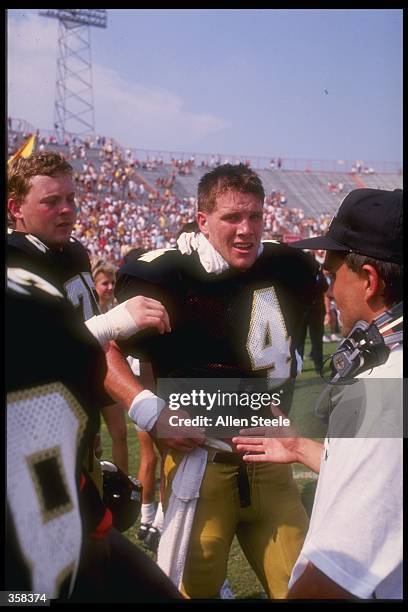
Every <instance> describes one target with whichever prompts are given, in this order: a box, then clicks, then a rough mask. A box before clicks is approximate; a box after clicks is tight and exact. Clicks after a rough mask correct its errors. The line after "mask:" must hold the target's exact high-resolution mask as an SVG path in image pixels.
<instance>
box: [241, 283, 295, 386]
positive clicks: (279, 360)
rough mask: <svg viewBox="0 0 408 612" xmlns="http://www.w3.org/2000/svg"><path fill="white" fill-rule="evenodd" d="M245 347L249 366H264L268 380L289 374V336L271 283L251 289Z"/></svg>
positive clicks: (261, 368) (254, 367)
mask: <svg viewBox="0 0 408 612" xmlns="http://www.w3.org/2000/svg"><path fill="white" fill-rule="evenodd" d="M246 348H247V351H248V355H249V358H250V360H251V365H252V369H253V370H267V378H268V382H269V383H272V379H279V381H278V384H281V383H282V382H283V380H286V379H287V378H289V375H290V362H291V356H290V336H288V332H287V329H286V325H285V320H284V318H283V315H282V311H281V308H280V305H279V301H278V298H277V295H276V292H275V289H274V288H273V287H267V288H266V289H257V290H255V291H254V297H253V300H252V310H251V320H250V323H249V332H248V338H247V343H246Z"/></svg>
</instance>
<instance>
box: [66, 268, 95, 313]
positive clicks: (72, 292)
mask: <svg viewBox="0 0 408 612" xmlns="http://www.w3.org/2000/svg"><path fill="white" fill-rule="evenodd" d="M64 288H65V291H66V294H67V297H68V299H69V301H70V302H71V303H72V304H73V305H74V306H75V307H76V306H82V310H83V318H84V321H87V320H88V319H90V318H91V317H93V316H94V314H95V313H94V308H93V302H94V301H93V289H94V283H93V280H92V276H91V275H90V274H89V272H82V274H77V276H74V278H71V279H70V280H69V281H67V282H66V283H65V284H64Z"/></svg>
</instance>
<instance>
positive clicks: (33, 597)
mask: <svg viewBox="0 0 408 612" xmlns="http://www.w3.org/2000/svg"><path fill="white" fill-rule="evenodd" d="M41 601H42V602H44V603H45V602H46V601H47V596H46V594H45V593H9V594H8V602H9V603H38V602H41Z"/></svg>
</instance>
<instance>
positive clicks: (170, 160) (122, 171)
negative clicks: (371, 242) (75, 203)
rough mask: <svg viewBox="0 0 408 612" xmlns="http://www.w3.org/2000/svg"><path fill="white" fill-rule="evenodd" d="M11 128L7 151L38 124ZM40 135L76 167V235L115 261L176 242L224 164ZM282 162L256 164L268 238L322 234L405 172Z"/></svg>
mask: <svg viewBox="0 0 408 612" xmlns="http://www.w3.org/2000/svg"><path fill="white" fill-rule="evenodd" d="M8 126H9V130H8V153H9V156H10V155H12V154H13V153H14V152H15V151H16V150H18V148H19V147H20V146H21V145H22V144H23V143H24V141H25V139H26V138H27V137H28V135H29V134H30V133H33V132H34V131H35V130H34V128H33V126H31V125H30V124H28V123H27V122H25V121H23V120H15V119H9V121H8ZM37 134H38V139H37V148H39V149H40V150H41V149H42V150H51V151H58V152H61V153H63V154H64V155H65V156H66V157H67V159H68V160H69V161H70V163H71V165H72V166H73V168H74V172H75V175H76V180H77V185H78V196H79V203H80V207H79V216H78V223H77V225H76V233H77V236H78V238H80V239H81V240H82V241H83V242H84V243H85V245H86V246H88V248H89V249H90V251H91V252H92V254H93V255H98V256H104V257H105V258H107V259H108V260H111V261H113V262H115V263H119V262H120V260H121V258H122V257H123V253H124V252H125V251H126V249H128V248H130V247H139V248H144V249H152V248H167V247H171V246H174V245H175V240H176V235H177V233H178V231H179V229H180V228H181V226H182V225H183V224H184V223H186V222H188V221H191V220H192V219H193V218H194V213H195V196H196V193H197V185H198V183H199V180H200V178H201V177H202V176H203V174H205V173H206V172H208V171H209V170H210V169H211V167H214V166H215V165H216V164H219V163H223V162H224V160H223V159H222V158H221V157H220V156H219V155H217V156H215V155H212V156H207V159H204V158H203V156H198V159H196V158H195V156H194V155H192V154H188V153H183V154H180V155H179V154H172V153H164V154H163V156H162V154H157V153H154V152H147V151H145V152H144V153H143V157H142V155H141V154H140V152H137V151H136V150H133V149H129V148H125V147H122V146H121V145H120V144H119V143H117V142H115V141H114V140H113V139H108V138H105V137H96V138H95V139H93V140H92V139H90V138H89V139H87V140H86V141H84V142H82V141H80V140H79V139H77V138H75V137H74V138H72V139H71V138H69V137H68V138H67V140H66V142H65V143H64V144H58V143H57V141H56V136H55V135H54V134H52V133H50V132H48V133H47V134H45V133H43V132H41V131H37ZM162 153H163V152H162ZM209 160H210V161H209ZM237 161H238V160H236V159H234V160H232V163H237ZM241 161H243V162H245V163H250V162H249V161H246V160H241ZM283 161H284V163H283V165H282V168H281V169H278V168H273V169H272V168H266V167H264V168H255V169H256V170H257V172H258V174H259V175H260V177H261V179H262V182H263V185H264V188H265V194H266V196H267V198H266V205H267V210H266V212H265V218H266V229H265V234H264V238H268V239H271V238H272V239H279V240H292V239H296V238H301V237H308V236H310V235H316V234H318V233H322V232H323V231H325V229H326V228H327V224H328V222H329V220H330V218H331V217H332V216H333V214H334V212H335V211H336V210H337V208H338V206H339V204H340V203H341V201H342V200H343V198H344V196H345V195H346V194H347V193H348V192H349V191H351V190H352V189H355V188H356V187H373V188H379V189H396V188H402V174H401V173H399V172H395V171H394V172H380V173H379V172H374V171H373V170H372V168H370V171H368V167H367V169H362V171H360V172H356V171H354V172H352V171H348V172H347V171H345V170H344V171H343V172H339V171H330V170H326V169H325V170H324V171H323V170H321V169H317V168H316V167H314V166H315V165H314V164H311V165H310V167H313V170H311V169H309V167H308V164H305V168H307V169H305V170H298V169H290V164H289V163H286V160H283ZM264 165H265V164H264ZM295 167H297V166H296V165H295ZM322 167H324V164H322ZM343 167H344V168H346V166H345V165H344V166H343ZM87 168H91V171H89V170H87ZM142 185H143V186H142ZM95 244H96V246H95Z"/></svg>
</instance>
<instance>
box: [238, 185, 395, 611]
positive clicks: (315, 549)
mask: <svg viewBox="0 0 408 612" xmlns="http://www.w3.org/2000/svg"><path fill="white" fill-rule="evenodd" d="M402 196H403V192H402V190H394V191H385V190H380V189H356V190H354V191H352V192H351V193H350V194H349V195H348V196H347V197H346V198H345V200H344V201H343V203H342V205H341V206H340V208H339V210H338V212H337V215H336V216H335V217H334V219H333V220H332V222H331V224H330V227H329V229H328V232H327V234H326V235H325V236H322V237H317V238H311V239H307V240H302V241H299V242H297V243H292V244H293V245H294V246H295V247H298V248H308V249H309V248H311V249H315V248H316V249H325V250H326V251H327V254H326V260H325V267H326V268H327V269H328V270H329V271H330V272H331V273H332V274H333V278H334V286H333V293H334V297H335V299H336V303H337V306H338V309H339V311H340V315H341V318H342V323H343V331H344V335H345V336H347V335H348V336H349V338H348V342H349V344H347V345H346V344H345V343H347V339H346V341H345V343H344V342H343V343H342V345H341V346H340V347H339V349H338V352H337V353H336V355H335V356H334V358H333V362H332V364H333V366H332V367H333V372H334V371H335V370H336V369H337V374H336V376H333V378H332V380H331V382H332V383H333V382H335V379H336V378H337V379H338V378H340V380H341V378H342V374H341V372H342V371H343V370H342V366H343V365H344V363H346V362H347V359H343V361H341V359H340V357H342V358H343V357H344V356H345V355H346V357H349V358H350V364H352V367H353V368H354V369H352V370H351V375H350V376H348V377H347V376H346V375H344V376H343V382H346V383H348V384H346V385H344V387H343V389H341V388H340V387H338V386H336V387H333V386H330V387H328V389H329V393H326V397H327V396H329V399H330V402H331V405H330V420H329V431H328V435H327V437H326V440H325V442H324V444H320V443H319V442H316V441H314V440H311V439H308V438H301V437H296V436H295V435H294V437H291V438H289V437H286V438H277V437H262V438H256V437H243V436H242V435H241V436H240V437H238V438H234V442H235V443H236V444H237V448H238V450H240V451H244V452H247V453H248V454H246V455H245V456H244V459H245V461H248V462H256V461H271V462H277V463H292V462H294V461H297V462H302V463H304V464H305V465H307V466H308V467H310V468H311V469H313V470H314V471H316V472H319V481H318V487H317V491H316V497H315V503H314V507H313V513H312V517H311V522H310V527H309V531H308V534H307V536H306V540H305V543H304V546H303V548H302V551H301V553H300V556H299V558H298V560H297V562H296V564H295V566H294V568H293V571H292V575H291V579H290V582H289V589H290V590H289V594H288V597H289V598H294V599H306V598H312V599H320V598H323V599H331V598H333V599H353V598H361V599H402V437H403V434H402V384H401V383H402V332H399V331H398V326H399V324H400V322H401V320H402V317H400V316H399V314H398V315H397V318H396V315H395V314H394V313H395V312H396V311H397V309H398V308H399V307H400V306H401V304H400V300H401V299H402V297H401V296H402V287H401V282H402V199H403V197H402ZM397 305H398V306H397ZM389 313H391V314H389ZM384 321H389V322H388V323H387V324H384ZM372 322H374V325H373V326H369V325H367V324H370V323H372ZM356 328H358V329H357V331H356ZM364 330H365V332H366V334H365V332H364ZM370 330H374V332H375V330H377V332H378V330H379V334H380V335H378V337H377V339H378V338H379V344H378V347H380V349H379V351H380V352H378V351H377V350H376V351H374V350H373V348H372V346H370V342H371V341H370V339H369V338H375V336H368V333H369V332H370ZM359 338H360V340H359ZM350 339H352V340H350ZM357 341H358V342H359V344H357ZM372 342H373V343H374V344H375V342H374V340H373V341H372ZM374 344H373V346H374ZM345 347H346V348H347V347H348V348H349V349H350V347H352V348H351V350H349V351H348V352H343V353H341V352H340V350H341V349H342V348H345ZM356 347H357V348H356ZM357 349H358V350H357ZM353 351H354V353H355V354H356V355H357V357H356V356H355V355H353ZM381 351H382V352H381ZM380 353H381V358H380V357H379V355H380ZM336 356H337V361H336ZM353 359H354V361H353ZM335 366H336V367H335ZM344 371H345V370H344ZM353 372H354V376H357V378H355V379H354V380H353V378H352V377H353ZM347 378H348V380H347ZM275 412H277V411H276V410H275ZM344 415H346V418H347V419H348V420H349V424H348V425H349V426H348V428H347V427H346V428H344V423H345V417H344ZM339 423H340V427H338V428H337V429H336V427H335V425H336V424H339ZM342 428H343V429H342ZM345 432H346V433H345ZM241 433H245V432H241ZM248 433H249V432H248ZM275 435H276V434H275Z"/></svg>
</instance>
